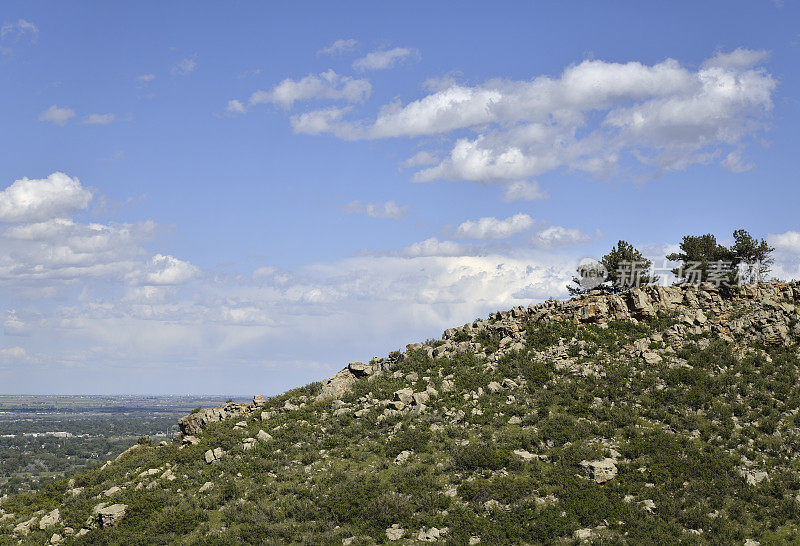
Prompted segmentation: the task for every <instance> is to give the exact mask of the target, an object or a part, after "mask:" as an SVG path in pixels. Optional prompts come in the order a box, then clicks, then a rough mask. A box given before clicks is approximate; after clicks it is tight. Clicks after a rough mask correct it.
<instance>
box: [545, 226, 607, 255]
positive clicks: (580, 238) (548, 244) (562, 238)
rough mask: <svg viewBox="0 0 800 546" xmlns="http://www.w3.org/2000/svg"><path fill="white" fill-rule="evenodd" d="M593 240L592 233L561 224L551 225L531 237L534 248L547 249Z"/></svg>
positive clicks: (576, 244) (582, 243)
mask: <svg viewBox="0 0 800 546" xmlns="http://www.w3.org/2000/svg"><path fill="white" fill-rule="evenodd" d="M591 241H592V236H591V235H588V234H586V233H583V232H582V231H580V230H578V229H569V228H565V227H561V226H550V227H548V228H546V229H543V230H541V231H538V232H536V233H534V234H533V236H532V237H531V244H532V245H533V247H534V248H545V249H556V248H561V247H566V246H578V245H585V244H587V243H590V242H591Z"/></svg>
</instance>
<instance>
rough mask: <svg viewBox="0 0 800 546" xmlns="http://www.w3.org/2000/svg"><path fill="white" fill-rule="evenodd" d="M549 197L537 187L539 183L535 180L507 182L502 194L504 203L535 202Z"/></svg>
mask: <svg viewBox="0 0 800 546" xmlns="http://www.w3.org/2000/svg"><path fill="white" fill-rule="evenodd" d="M548 197H549V195H547V192H546V191H544V190H542V188H541V187H539V183H538V182H536V181H535V180H531V181H529V182H528V181H525V180H518V181H516V182H509V183H508V184H506V188H505V191H504V192H503V200H504V201H505V202H506V203H513V202H515V201H536V200H539V199H547V198H548Z"/></svg>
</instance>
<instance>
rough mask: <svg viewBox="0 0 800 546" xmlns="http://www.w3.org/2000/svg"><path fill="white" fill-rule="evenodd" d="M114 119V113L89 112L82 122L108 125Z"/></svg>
mask: <svg viewBox="0 0 800 546" xmlns="http://www.w3.org/2000/svg"><path fill="white" fill-rule="evenodd" d="M112 121H114V114H89V115H88V116H87V117H86V119H85V120H84V123H85V124H87V125H108V124H109V123H111V122H112Z"/></svg>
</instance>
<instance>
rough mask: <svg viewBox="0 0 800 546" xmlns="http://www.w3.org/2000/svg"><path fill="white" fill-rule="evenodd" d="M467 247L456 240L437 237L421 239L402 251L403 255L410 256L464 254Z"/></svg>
mask: <svg viewBox="0 0 800 546" xmlns="http://www.w3.org/2000/svg"><path fill="white" fill-rule="evenodd" d="M465 253H466V249H465V248H464V246H463V245H460V244H458V243H456V242H455V241H440V240H439V239H437V238H436V237H431V238H430V239H425V240H424V241H419V242H418V243H413V244H411V245H409V246H407V247H405V248H404V249H403V250H402V251H400V255H401V256H407V257H409V258H419V257H431V256H463V255H464V254H465Z"/></svg>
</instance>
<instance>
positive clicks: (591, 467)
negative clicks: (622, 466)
mask: <svg viewBox="0 0 800 546" xmlns="http://www.w3.org/2000/svg"><path fill="white" fill-rule="evenodd" d="M581 467H582V468H583V470H584V472H585V473H586V478H587V479H589V480H593V481H594V482H596V483H606V482H607V481H609V480H613V479H614V478H615V477H616V475H617V464H616V460H614V459H611V458H608V457H607V458H605V459H599V460H596V461H581Z"/></svg>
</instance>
